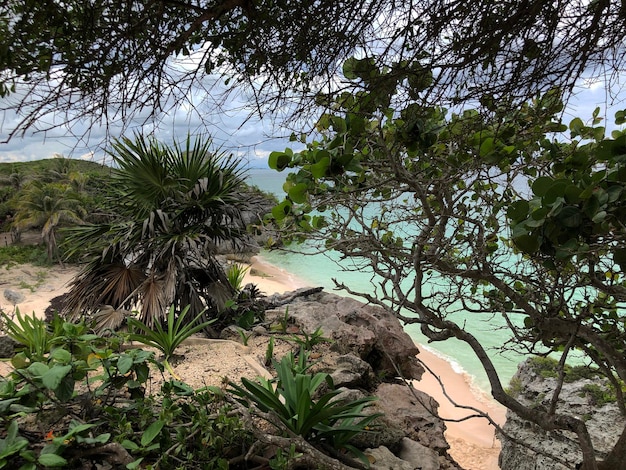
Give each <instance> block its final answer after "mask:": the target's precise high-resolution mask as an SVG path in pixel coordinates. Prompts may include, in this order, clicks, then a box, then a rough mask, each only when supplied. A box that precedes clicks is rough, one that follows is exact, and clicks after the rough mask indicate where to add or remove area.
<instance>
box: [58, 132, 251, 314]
mask: <svg viewBox="0 0 626 470" xmlns="http://www.w3.org/2000/svg"><path fill="white" fill-rule="evenodd" d="M110 155H111V157H112V158H113V160H114V161H115V164H116V167H117V168H116V169H115V170H113V171H112V174H111V191H112V193H113V196H112V197H111V199H109V201H108V205H109V207H110V210H111V211H112V212H113V214H114V216H113V217H111V219H110V220H109V221H107V222H104V223H94V224H90V225H81V226H78V227H74V228H73V229H72V230H71V231H68V234H67V240H66V244H65V246H66V247H67V250H68V254H69V255H70V256H78V255H82V256H83V257H84V258H85V259H86V260H87V261H88V264H86V265H85V267H84V269H83V271H82V272H81V274H80V275H79V276H78V277H77V278H76V279H75V280H74V282H73V283H72V286H71V289H70V292H69V293H68V297H67V302H66V307H67V311H71V312H81V314H82V315H84V316H87V317H88V316H90V315H91V314H93V313H95V312H96V311H97V310H98V309H99V308H100V306H101V305H111V306H112V307H113V308H114V309H117V310H119V309H126V310H132V309H133V308H134V306H135V305H141V311H140V318H141V320H142V321H143V322H144V323H145V324H146V325H148V326H153V325H154V324H156V323H158V322H162V321H164V320H165V316H166V310H167V308H168V307H169V306H170V305H172V304H173V305H175V308H176V309H177V310H182V308H183V306H186V305H189V306H190V307H189V311H190V315H191V317H192V318H195V317H196V316H197V315H198V314H199V313H200V312H201V311H203V310H205V309H206V310H207V316H208V317H209V318H215V319H219V321H220V322H221V323H222V325H221V326H225V325H226V324H229V323H231V320H232V319H231V318H229V317H228V313H229V310H227V309H225V305H226V302H227V301H228V300H231V299H232V298H233V297H234V295H235V291H234V289H233V288H232V287H231V285H230V283H229V282H228V279H227V278H226V275H225V273H224V270H223V268H222V266H221V264H220V262H219V261H218V260H217V258H216V252H215V250H216V248H215V247H216V245H217V244H219V243H223V244H226V245H231V246H235V245H236V244H237V243H238V242H239V241H240V240H241V239H242V237H245V235H246V231H245V225H244V223H243V220H242V219H241V211H242V210H243V209H244V207H245V204H246V200H245V198H243V197H242V196H241V192H242V191H243V190H244V189H243V173H242V170H241V169H239V167H238V162H237V161H236V160H235V159H233V158H232V156H229V155H226V154H222V153H215V152H213V151H212V150H211V142H210V140H207V139H205V138H197V139H195V140H192V139H191V137H189V138H187V140H186V141H184V142H183V143H182V144H178V143H175V144H173V145H172V146H166V145H163V144H161V143H160V142H157V141H156V140H154V139H147V138H144V137H142V136H135V139H134V140H131V139H128V138H123V139H121V140H119V141H116V142H115V143H114V144H113V146H112V149H111V150H110Z"/></svg>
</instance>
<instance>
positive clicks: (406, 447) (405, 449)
mask: <svg viewBox="0 0 626 470" xmlns="http://www.w3.org/2000/svg"><path fill="white" fill-rule="evenodd" d="M398 457H400V458H401V459H402V460H405V461H407V462H409V463H410V464H411V465H412V466H413V467H414V468H419V469H421V470H439V468H440V465H439V455H438V454H437V453H436V452H435V451H434V450H432V449H429V448H428V447H425V446H423V445H422V444H420V443H419V442H415V441H413V440H411V439H409V438H406V437H405V438H404V439H402V442H401V444H400V451H399V452H398Z"/></svg>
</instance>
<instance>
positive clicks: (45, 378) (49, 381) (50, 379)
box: [41, 365, 72, 390]
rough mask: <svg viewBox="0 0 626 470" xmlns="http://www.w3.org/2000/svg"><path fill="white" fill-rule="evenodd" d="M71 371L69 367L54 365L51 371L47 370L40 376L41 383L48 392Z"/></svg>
mask: <svg viewBox="0 0 626 470" xmlns="http://www.w3.org/2000/svg"><path fill="white" fill-rule="evenodd" d="M71 370H72V366H71V365H66V366H59V365H55V366H54V367H52V369H50V370H48V371H47V372H46V373H45V374H43V375H42V376H41V381H42V383H43V384H44V385H45V386H46V387H48V388H49V389H50V390H55V389H56V388H57V387H58V386H59V385H60V384H61V381H62V380H63V378H64V377H65V376H66V375H67V374H69V373H70V371H71Z"/></svg>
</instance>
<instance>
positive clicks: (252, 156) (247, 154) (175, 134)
mask: <svg viewBox="0 0 626 470" xmlns="http://www.w3.org/2000/svg"><path fill="white" fill-rule="evenodd" d="M193 101H196V103H193ZM192 105H193V106H192ZM192 105H183V106H180V107H178V108H177V109H176V111H175V112H171V113H169V114H165V115H163V116H160V121H159V123H158V126H157V124H155V123H148V124H144V125H143V128H142V129H143V131H142V132H143V133H144V134H145V133H150V132H151V131H154V135H155V136H156V137H157V138H158V139H159V140H161V141H166V142H167V141H172V140H173V139H174V138H176V139H177V140H179V141H181V140H183V139H184V138H185V137H186V136H187V134H188V133H191V134H192V135H196V134H199V133H200V134H205V135H207V134H208V135H210V136H211V137H212V138H213V143H214V145H215V147H217V148H220V149H221V150H223V151H226V152H228V153H233V154H235V155H236V156H238V157H239V158H241V160H242V162H243V163H244V164H245V166H247V167H249V168H267V157H268V156H269V154H270V153H271V152H272V151H276V150H279V151H281V150H284V149H285V147H292V148H293V143H290V142H289V140H288V135H289V133H290V132H288V131H286V130H284V129H280V128H279V127H278V126H277V125H275V124H274V123H273V122H272V119H271V118H270V117H268V118H266V119H262V120H261V119H258V118H251V119H249V109H250V108H249V107H248V103H247V102H246V98H245V96H243V95H242V94H240V95H232V96H231V97H230V98H229V100H228V101H227V102H226V103H222V102H219V103H218V102H217V98H214V99H213V98H212V97H211V96H208V95H207V94H206V93H205V94H204V95H203V96H197V97H192ZM597 106H599V107H600V108H601V113H600V116H604V117H605V123H606V124H607V125H608V128H609V129H611V128H612V127H611V124H612V122H613V120H614V114H615V111H617V110H619V109H624V108H626V102H624V101H623V100H622V101H621V102H619V101H617V102H616V100H613V102H611V101H610V98H609V97H607V95H606V91H605V89H604V87H602V86H600V85H597V84H596V85H593V86H588V87H581V89H580V91H579V92H578V93H577V94H576V95H575V96H574V97H573V98H572V99H571V100H570V101H569V103H568V107H567V108H566V110H565V113H564V115H563V121H564V122H565V123H566V124H567V123H569V121H570V120H571V119H573V118H574V117H580V118H581V119H582V120H583V121H588V120H590V119H591V115H592V112H593V110H594V109H595V108H596V107H597ZM216 110H217V111H216ZM139 117H140V116H139ZM139 117H138V119H139ZM15 122H16V116H15V115H14V114H10V113H8V112H5V113H4V115H2V114H1V112H0V142H2V141H4V140H6V138H7V135H8V132H9V131H10V130H11V128H12V127H13V125H14V123H15ZM141 122H142V123H143V120H142V121H141ZM110 124H111V129H110V134H111V135H112V136H113V137H120V136H121V129H120V126H116V125H115V122H113V123H110ZM132 126H133V124H132V123H131V127H132ZM613 127H614V126H613ZM125 135H127V136H128V135H132V131H128V132H127V133H126V134H125ZM105 140H106V132H105V129H104V128H103V127H102V126H98V125H94V126H91V127H88V126H87V124H86V123H79V124H78V125H77V126H75V127H73V128H72V129H68V128H67V127H59V128H56V129H53V130H52V131H48V132H46V133H42V132H37V131H36V130H29V131H28V132H26V133H25V134H24V135H23V136H16V137H13V138H12V139H11V140H10V141H9V142H8V143H0V162H23V161H30V160H39V159H43V158H53V157H54V156H55V155H57V154H60V155H63V156H64V157H70V158H77V159H87V160H92V161H96V162H99V163H109V162H110V157H108V156H107V155H106V153H105V152H104V151H103V145H105Z"/></svg>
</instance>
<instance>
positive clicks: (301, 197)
mask: <svg viewBox="0 0 626 470" xmlns="http://www.w3.org/2000/svg"><path fill="white" fill-rule="evenodd" d="M307 188H308V185H307V184H306V183H298V184H296V185H295V186H293V187H291V188H290V189H289V198H290V199H291V200H292V201H293V202H295V203H296V204H302V203H304V202H306V200H307Z"/></svg>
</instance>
